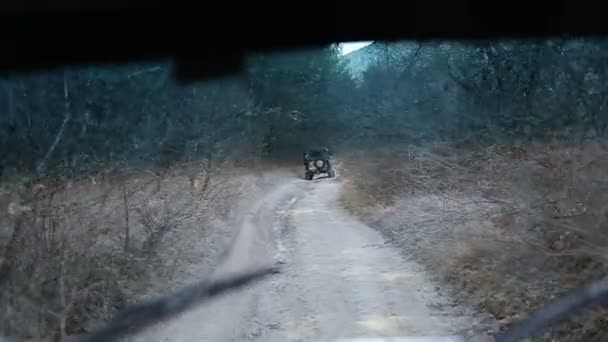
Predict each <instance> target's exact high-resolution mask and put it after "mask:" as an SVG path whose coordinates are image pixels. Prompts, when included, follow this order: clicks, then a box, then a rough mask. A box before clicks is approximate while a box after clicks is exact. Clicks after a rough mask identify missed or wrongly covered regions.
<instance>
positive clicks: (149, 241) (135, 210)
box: [0, 163, 255, 340]
mask: <svg viewBox="0 0 608 342" xmlns="http://www.w3.org/2000/svg"><path fill="white" fill-rule="evenodd" d="M226 170H228V171H226ZM253 183H255V179H252V176H250V175H248V174H247V173H246V171H242V170H239V169H238V168H235V167H230V168H228V169H222V171H221V172H220V171H219V170H215V171H213V172H210V171H208V170H207V169H206V168H205V165H200V164H197V163H193V164H185V165H176V166H175V167H172V168H170V169H165V170H162V172H161V171H159V170H128V169H118V168H116V169H113V170H111V171H109V172H106V171H104V172H100V173H99V174H97V175H94V176H90V177H82V178H80V179H75V178H71V179H61V180H56V179H43V180H38V181H37V182H35V183H33V182H30V183H26V182H23V183H20V184H18V183H9V184H5V185H4V186H3V188H2V189H0V191H1V193H0V205H1V207H0V208H1V210H2V213H1V215H0V225H1V227H2V228H1V229H0V234H1V235H0V243H1V249H0V251H1V253H2V254H1V257H2V259H1V261H2V262H1V264H0V285H1V286H2V289H3V291H2V296H0V307H2V310H1V311H0V322H1V323H0V331H1V334H3V335H11V336H18V337H21V338H34V339H42V338H52V339H54V340H60V339H62V338H63V337H64V336H67V335H72V334H80V333H85V332H87V331H89V330H90V329H92V328H93V327H95V326H96V325H98V324H99V323H100V322H103V321H105V320H107V319H108V318H110V317H111V316H112V315H113V314H114V313H115V312H116V311H117V310H120V309H122V308H124V307H125V306H126V305H128V304H129V303H132V302H136V301H139V300H141V299H143V298H146V297H148V296H153V295H156V294H159V293H161V292H164V291H166V290H167V289H169V288H171V287H173V286H175V285H176V284H180V283H183V282H184V281H186V280H187V278H188V277H189V276H193V273H195V272H201V271H202V272H204V271H205V268H204V267H201V265H204V264H205V263H210V262H213V260H212V259H213V258H214V257H216V256H217V255H218V254H219V252H220V249H221V247H222V245H221V242H220V241H218V239H220V238H221V237H223V236H225V235H227V234H228V235H229V234H230V233H231V232H230V229H229V228H228V227H225V226H222V225H221V224H219V223H221V222H222V221H223V220H226V219H227V217H228V215H229V213H230V210H231V206H232V205H233V203H234V202H235V201H236V200H237V198H238V197H239V196H240V194H241V193H242V192H246V191H247V189H249V188H250V187H251V185H252V184H253ZM218 229H219V230H222V229H223V231H218Z"/></svg>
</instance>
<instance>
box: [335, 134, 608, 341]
mask: <svg viewBox="0 0 608 342" xmlns="http://www.w3.org/2000/svg"><path fill="white" fill-rule="evenodd" d="M607 152H608V149H607V148H606V145H605V144H604V143H602V142H586V143H585V144H583V145H578V146H566V145H564V144H561V143H546V142H544V143H528V144H519V145H517V146H508V145H501V146H499V145H496V146H491V147H488V148H485V149H477V150H462V149H456V148H453V147H450V146H441V145H436V146H433V147H432V148H427V149H425V150H420V149H415V148H412V147H405V148H399V149H398V150H390V151H389V150H384V151H381V152H380V153H377V152H375V151H372V152H371V153H370V151H365V156H366V158H367V159H365V158H352V160H353V161H347V163H345V164H346V167H348V171H347V172H345V173H346V174H347V177H348V178H349V179H348V183H347V187H346V188H345V193H344V195H343V201H344V202H345V205H346V206H347V207H349V208H350V209H353V210H354V211H356V212H360V213H365V214H366V215H370V213H371V212H372V211H369V210H367V209H366V208H369V207H371V206H379V205H380V206H383V207H385V208H388V209H386V210H385V211H383V215H382V216H383V217H382V218H379V219H378V220H376V221H373V220H372V221H373V222H371V223H372V224H375V225H376V226H377V227H379V228H380V229H382V231H383V232H385V233H386V234H387V236H389V237H390V238H391V241H394V242H397V243H403V245H404V246H406V245H407V248H408V249H411V248H412V246H415V247H416V248H417V251H418V252H417V255H419V256H428V255H431V257H428V258H423V259H422V260H423V261H424V262H425V263H427V265H429V266H430V267H434V268H435V269H436V270H437V271H439V272H441V273H442V274H443V275H444V276H445V279H446V280H448V281H450V282H451V283H452V284H453V285H455V286H456V288H458V289H461V290H464V291H465V292H466V293H467V294H468V297H469V298H470V299H471V300H472V301H473V302H475V303H476V304H478V305H479V306H480V307H483V308H484V309H486V310H488V311H490V312H491V313H493V314H494V316H495V317H496V318H497V319H499V320H500V321H501V322H502V323H503V324H504V326H509V325H511V324H513V323H515V322H517V321H519V320H521V319H523V318H524V317H525V315H526V314H527V313H529V312H531V311H533V310H534V309H537V308H538V307H539V306H540V305H542V304H543V303H545V302H546V301H547V300H548V299H549V298H552V297H554V296H558V295H560V294H561V293H563V292H565V291H567V290H569V289H572V288H573V287H576V286H580V285H581V284H583V283H585V282H588V281H590V280H592V279H595V278H598V277H600V276H601V275H603V274H605V272H606V270H607V267H606V266H607V263H606V257H607V254H606V247H608V235H607V234H608V231H606V229H605V228H606V223H607V222H608V221H607V219H608V206H607V204H606V203H608V197H606V196H608V195H607V193H608V192H607V190H608V183H606V182H604V178H605V172H606V170H607V169H608V157H607V156H608V153H607ZM354 160H365V162H363V163H361V162H358V161H357V162H354ZM374 178H375V179H374ZM429 196H438V198H445V199H454V200H458V199H459V198H472V199H471V200H469V199H466V200H462V199H460V200H459V201H460V203H457V205H456V207H457V208H459V209H456V210H451V209H449V208H447V207H446V206H445V205H443V206H440V205H437V206H436V207H434V209H425V210H426V211H425V212H426V213H428V215H429V218H427V219H426V220H427V221H425V222H424V223H420V224H419V225H418V227H424V228H422V229H423V230H424V234H423V233H422V232H418V230H420V228H416V229H414V228H409V227H410V226H411V225H410V224H408V223H407V220H412V219H413V218H412V213H408V214H407V215H402V216H399V214H398V213H396V211H397V210H403V209H405V208H407V207H403V206H402V204H400V203H401V202H399V201H401V200H400V199H403V198H406V199H407V198H412V201H409V202H406V205H410V206H417V207H420V206H421V203H423V202H424V201H423V200H422V199H424V198H429ZM471 201H473V202H477V204H475V205H476V207H477V208H478V211H479V215H478V216H480V217H482V218H483V217H485V223H484V224H483V225H479V224H478V223H475V222H474V221H473V218H472V217H470V216H467V215H464V214H463V213H464V212H465V211H466V206H467V205H469V204H470V203H471ZM408 203H409V204H408ZM485 204H489V205H490V207H491V209H483V208H484V207H485V208H488V207H487V206H485ZM400 205H401V206H400ZM392 208H394V209H392ZM418 209H419V210H423V209H422V208H421V207H420V208H418ZM412 210H413V209H412ZM429 220H431V221H429ZM392 221H396V222H394V223H392ZM397 221H398V222H397ZM439 221H441V222H442V224H443V225H444V227H445V228H444V229H433V228H432V225H435V224H438V223H437V222H439ZM400 239H401V240H400ZM404 239H405V240H404ZM408 239H409V240H408ZM411 239H417V240H416V241H412V240H411ZM421 239H422V240H421ZM425 240H429V241H430V242H429V243H425V242H424V241H425ZM403 241H407V244H406V243H405V242H403ZM412 242H415V243H412ZM442 251H447V252H442ZM433 255H435V256H433ZM436 259H439V260H441V262H438V260H436ZM445 260H448V262H445ZM605 317H606V316H605V313H603V312H602V311H594V312H591V313H589V314H588V315H583V316H581V317H580V318H578V319H574V320H573V321H571V322H570V323H569V325H567V327H566V328H564V329H555V330H553V331H551V332H549V333H547V334H546V335H545V338H547V339H549V340H550V339H551V338H562V339H568V340H572V341H575V340H576V341H578V340H580V341H587V340H592V339H593V338H596V337H597V336H601V334H602V333H605V332H606V331H608V324H606V322H605Z"/></svg>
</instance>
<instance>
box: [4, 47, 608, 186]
mask: <svg viewBox="0 0 608 342" xmlns="http://www.w3.org/2000/svg"><path fill="white" fill-rule="evenodd" d="M375 45H380V46H382V48H381V49H376V51H381V53H382V54H383V55H382V56H379V58H378V59H377V61H378V62H377V63H374V64H373V65H372V66H370V67H369V68H368V70H366V71H365V73H364V75H363V78H364V80H363V81H362V82H355V81H354V80H353V79H352V78H351V77H350V75H349V73H348V70H347V66H346V65H345V63H344V61H341V58H340V56H339V52H338V50H337V47H335V46H332V47H327V48H319V49H313V50H305V51H295V52H292V53H281V54H279V53H277V54H272V55H255V56H251V58H250V59H249V62H248V65H247V68H246V70H244V72H243V74H242V75H239V76H235V77H232V78H226V79H223V80H220V81H210V82H202V83H199V84H196V85H189V86H181V85H177V84H175V83H174V80H173V79H172V78H171V77H170V76H171V74H170V71H171V69H170V65H163V64H154V65H146V64H136V65H128V66H121V67H115V68H103V69H102V68H96V67H90V68H79V69H66V70H64V71H56V72H49V73H44V74H39V75H33V76H25V77H14V78H8V79H4V80H3V81H2V83H3V84H2V89H3V91H2V92H1V97H0V108H4V110H3V111H2V113H3V114H2V116H1V118H0V120H1V121H0V124H1V126H0V127H1V128H0V129H1V132H2V133H1V135H0V136H1V137H2V139H3V141H2V144H0V146H1V148H2V150H1V151H0V156H1V158H0V161H1V164H0V165H1V167H0V169H1V170H2V175H3V177H4V178H6V177H10V176H11V175H16V174H19V173H25V174H38V175H41V174H44V173H48V172H51V171H52V170H55V169H59V168H60V169H62V170H64V171H63V172H78V170H84V169H91V168H95V167H99V166H100V165H103V164H104V163H109V162H121V163H157V165H164V164H167V163H172V162H174V161H177V160H184V159H197V158H207V157H209V156H210V155H217V156H219V155H221V156H222V157H224V158H225V157H228V156H237V155H239V156H251V155H257V154H259V155H262V154H267V155H268V154H273V155H275V156H276V155H281V156H283V157H284V156H287V155H290V154H294V153H295V155H297V154H298V153H299V152H298V151H299V149H301V148H304V147H305V146H304V145H305V144H304V142H305V141H310V140H312V141H314V142H315V143H319V144H322V145H323V144H325V145H331V146H334V147H335V148H339V147H344V146H352V144H353V143H354V142H358V143H363V142H364V141H368V142H372V141H373V142H374V143H376V144H390V143H395V142H404V141H407V142H420V141H424V140H428V139H440V140H454V141H460V142H470V143H479V142H483V143H491V142H492V140H496V139H525V138H528V137H532V136H534V137H543V138H548V137H551V136H553V135H555V134H567V135H568V136H570V137H573V136H572V135H571V134H573V133H572V132H574V131H576V136H577V137H578V138H582V137H590V136H597V135H603V134H605V133H606V120H607V119H606V116H605V115H603V112H604V111H605V107H606V101H607V99H608V97H607V89H605V86H604V79H605V77H606V72H607V69H606V62H605V61H606V57H605V56H604V55H603V54H605V53H606V52H605V51H606V50H605V47H604V45H605V42H603V41H599V40H598V41H590V40H573V39H557V38H556V39H551V40H544V41H501V42H466V43H459V42H424V43H391V44H381V43H376V44H375ZM565 131H568V133H565Z"/></svg>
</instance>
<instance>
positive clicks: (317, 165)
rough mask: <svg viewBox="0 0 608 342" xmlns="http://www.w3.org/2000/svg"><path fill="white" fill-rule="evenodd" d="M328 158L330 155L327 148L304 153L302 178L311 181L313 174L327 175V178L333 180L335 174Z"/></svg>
mask: <svg viewBox="0 0 608 342" xmlns="http://www.w3.org/2000/svg"><path fill="white" fill-rule="evenodd" d="M330 158H331V153H330V152H329V149H327V147H324V148H320V149H312V150H308V151H306V152H304V167H305V168H306V173H305V174H304V178H305V179H306V180H312V179H313V177H314V175H315V174H321V173H325V174H327V176H328V177H329V178H334V177H335V176H336V173H335V171H334V170H333V169H332V166H331V162H330Z"/></svg>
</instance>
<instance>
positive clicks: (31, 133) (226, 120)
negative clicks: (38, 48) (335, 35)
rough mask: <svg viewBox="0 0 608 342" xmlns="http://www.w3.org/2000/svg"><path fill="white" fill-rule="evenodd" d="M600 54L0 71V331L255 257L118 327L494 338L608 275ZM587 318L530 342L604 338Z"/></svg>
mask: <svg viewBox="0 0 608 342" xmlns="http://www.w3.org/2000/svg"><path fill="white" fill-rule="evenodd" d="M607 56H608V44H607V41H606V40H605V39H597V38H563V37H553V38H546V39H537V40H507V39H503V40H486V41H466V42H464V41H399V42H391V43H385V42H361V43H344V44H333V45H330V46H322V47H319V48H315V49H303V50H293V51H291V52H288V53H265V54H252V55H250V56H249V57H248V59H247V63H246V65H245V67H244V69H243V71H242V73H241V74H238V75H234V76H230V77H224V78H222V79H219V80H210V81H203V82H197V83H192V84H178V83H176V81H175V80H174V79H173V74H172V70H173V69H172V67H173V66H172V65H171V63H169V62H166V63H165V62H162V61H161V62H150V61H148V62H136V63H135V62H134V63H131V64H125V65H121V66H99V65H90V66H83V67H72V68H66V69H61V70H51V71H48V72H40V73H38V74H27V75H11V76H10V77H8V76H7V77H4V78H3V79H1V80H0V109H1V110H0V139H1V141H0V204H1V206H0V210H1V211H2V212H1V214H0V253H1V254H0V257H1V258H0V261H1V262H0V286H1V289H2V296H0V307H2V308H3V309H2V310H0V322H1V323H0V334H1V335H3V336H8V337H16V338H20V339H28V338H31V339H35V340H36V339H38V340H42V339H52V338H54V339H55V340H61V339H64V338H67V337H73V336H87V335H89V334H91V333H93V332H94V331H96V329H98V328H100V327H102V326H105V324H108V323H109V322H110V321H111V319H112V318H113V317H115V316H116V315H117V314H119V313H121V312H123V311H124V310H127V309H128V308H130V307H131V305H133V304H137V303H147V302H148V301H149V300H151V299H154V298H159V296H163V295H167V294H170V293H172V292H173V291H176V290H178V289H181V288H184V286H186V285H189V284H195V283H197V282H199V281H202V282H203V283H202V284H203V285H204V286H208V284H215V283H214V282H213V281H217V280H218V279H224V277H228V276H230V275H234V274H242V273H243V272H249V271H256V270H260V269H263V270H266V271H269V270H270V271H271V274H269V275H267V276H266V277H264V278H261V279H258V281H256V282H252V283H248V284H247V285H246V286H245V285H244V286H243V287H240V288H239V289H238V290H235V291H233V292H230V293H227V294H226V295H225V296H220V297H218V298H216V299H215V300H213V301H209V302H205V303H202V304H201V305H200V306H196V307H195V308H194V309H193V310H191V311H189V312H187V313H186V314H184V315H180V316H176V317H172V318H171V319H165V318H166V317H164V318H163V319H165V322H164V323H162V324H157V325H153V326H151V327H146V329H141V330H137V331H136V330H135V328H136V327H135V325H133V326H129V324H131V323H132V322H131V321H129V323H128V324H126V323H125V326H129V329H130V330H129V332H128V336H129V340H133V341H178V340H184V341H203V340H204V341H228V340H229V341H315V340H325V339H327V340H332V339H337V338H362V337H386V336H464V337H466V338H473V337H484V338H486V337H488V338H489V337H491V336H497V335H498V334H499V333H500V332H501V331H504V330H505V329H507V328H509V327H512V326H513V325H514V324H516V323H517V322H521V321H522V320H523V319H524V318H525V317H527V315H529V314H530V313H531V312H532V311H533V310H535V309H536V308H538V307H540V306H541V305H542V304H543V303H545V302H546V301H547V300H548V299H549V298H555V297H556V296H559V295H561V294H563V293H565V292H566V291H567V290H569V289H572V288H574V287H576V286H579V285H580V284H582V283H584V282H586V281H589V280H591V279H594V278H597V277H598V275H601V274H603V273H605V272H606V267H607V265H608V264H607V263H606V252H605V251H606V247H608V235H607V234H608V233H607V231H606V227H607V224H608V207H607V206H606V205H605V204H606V203H608V198H607V196H608V189H604V186H608V181H607V179H606V171H607V170H608V147H607V146H608V144H607V143H608V140H607V136H606V134H607V133H608V129H607V128H608V63H606V61H607V60H608V59H607V58H606V57H607ZM325 146H327V148H328V150H329V151H331V156H332V159H331V161H329V162H325V161H315V163H314V164H311V163H309V162H308V161H306V158H313V159H315V158H324V159H326V158H328V157H329V155H330V154H329V153H328V152H327V151H326V150H324V147H325ZM303 151H304V155H305V157H304V158H305V160H304V163H303V161H302V154H303ZM306 153H308V157H306ZM256 279H257V278H256ZM207 281H209V282H210V283H207ZM205 293H206V292H205ZM190 295H192V296H194V295H193V294H190ZM179 298H182V297H179ZM185 298H187V300H181V301H178V302H177V304H176V303H175V302H169V304H167V307H169V308H174V309H175V308H178V307H181V306H180V305H185V304H184V303H190V304H194V303H198V302H197V301H196V300H194V298H191V297H185ZM157 309H158V308H157ZM157 311H163V310H157ZM169 311H170V310H169ZM169 311H167V312H169ZM171 312H172V311H171ZM605 317H606V313H605V311H604V310H602V309H599V308H598V309H594V310H592V311H589V312H587V313H584V314H581V315H580V317H578V318H576V319H575V320H573V321H568V322H566V323H564V324H561V325H556V326H552V327H551V329H549V330H548V331H547V332H546V334H545V335H542V336H539V337H538V338H539V341H592V340H594V339H600V340H601V339H602V337H606V336H608V325H607V324H606V320H605Z"/></svg>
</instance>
